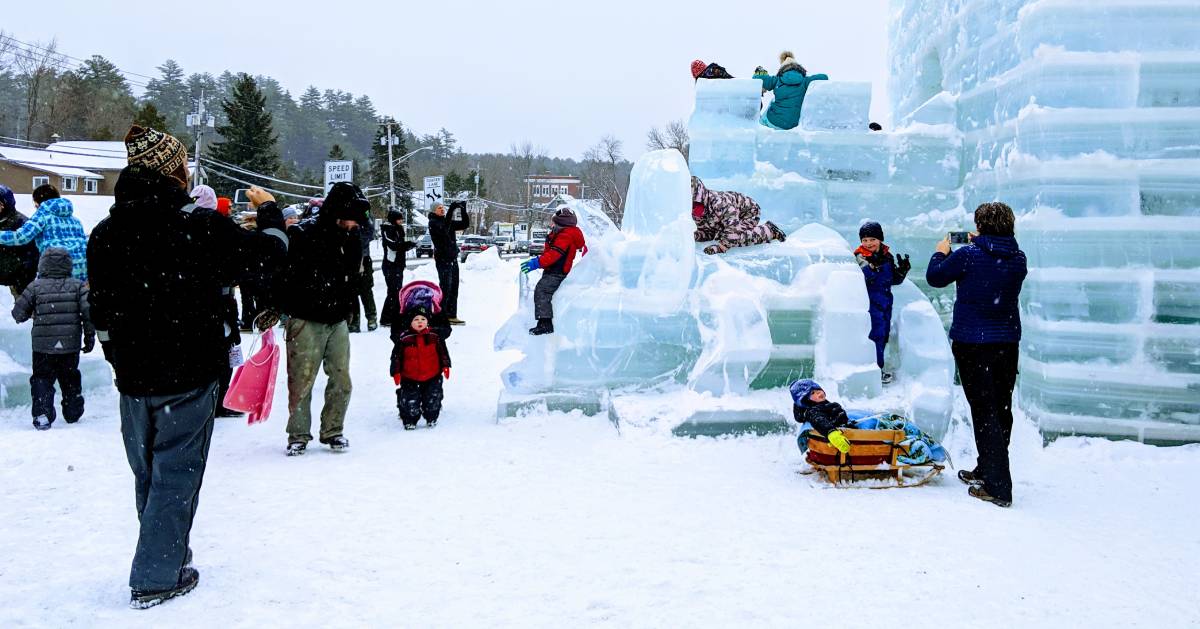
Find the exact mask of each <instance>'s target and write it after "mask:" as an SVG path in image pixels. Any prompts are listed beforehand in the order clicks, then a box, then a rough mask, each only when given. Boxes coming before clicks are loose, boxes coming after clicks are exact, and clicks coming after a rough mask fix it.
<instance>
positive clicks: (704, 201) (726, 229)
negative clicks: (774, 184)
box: [692, 177, 787, 255]
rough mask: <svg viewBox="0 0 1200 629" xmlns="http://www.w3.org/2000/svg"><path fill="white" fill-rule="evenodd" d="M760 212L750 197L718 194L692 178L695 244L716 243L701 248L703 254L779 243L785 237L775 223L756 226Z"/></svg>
mask: <svg viewBox="0 0 1200 629" xmlns="http://www.w3.org/2000/svg"><path fill="white" fill-rule="evenodd" d="M760 215H761V210H760V209H759V207H758V203H756V202H755V201H754V199H751V198H750V197H748V196H746V195H744V194H739V193H737V192H717V191H714V190H709V189H708V188H705V187H704V182H703V181H700V178H699V177H692V220H694V221H695V222H696V233H695V238H696V242H709V241H713V240H715V241H717V244H715V245H709V246H707V247H705V248H704V253H707V254H709V255H712V254H714V253H725V252H726V251H729V250H730V249H732V248H734V247H748V246H750V245H761V244H763V243H768V242H771V241H772V240H778V241H779V242H783V241H784V240H787V236H786V235H785V234H784V233H783V230H781V229H779V228H778V227H776V226H775V223H772V222H771V221H767V222H765V223H763V224H762V225H759V224H758V219H759V217H760Z"/></svg>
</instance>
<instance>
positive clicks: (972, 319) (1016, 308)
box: [925, 236, 1028, 343]
mask: <svg viewBox="0 0 1200 629" xmlns="http://www.w3.org/2000/svg"><path fill="white" fill-rule="evenodd" d="M1027 273H1028V268H1027V266H1026V260H1025V252H1023V251H1021V248H1020V246H1019V245H1018V244H1017V239H1016V238H1013V237H1012V236H976V237H975V238H974V239H973V240H972V242H971V244H969V245H967V246H965V247H960V248H958V249H957V250H955V251H953V252H951V253H950V255H946V254H944V253H941V252H940V251H939V252H936V253H934V254H933V257H932V258H930V260H929V268H928V269H926V271H925V279H926V281H928V282H929V285H930V286H932V287H934V288H945V287H946V286H949V285H950V284H952V283H957V286H956V289H955V290H956V291H957V294H956V297H955V300H954V322H953V323H952V324H951V325H950V340H952V341H958V342H960V343H1017V342H1019V341H1020V340H1021V309H1020V305H1019V303H1018V299H1019V297H1020V295H1021V284H1022V283H1023V282H1024V281H1025V276H1026V274H1027Z"/></svg>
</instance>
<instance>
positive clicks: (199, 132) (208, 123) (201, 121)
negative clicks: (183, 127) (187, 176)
mask: <svg viewBox="0 0 1200 629" xmlns="http://www.w3.org/2000/svg"><path fill="white" fill-rule="evenodd" d="M197 109H198V110H199V111H197V112H194V113H190V114H188V115H187V126H189V127H192V128H194V129H195V130H196V153H195V160H196V174H195V175H194V176H193V177H192V184H193V186H198V185H200V184H202V183H204V173H203V171H202V170H201V168H200V148H201V146H202V144H203V142H204V127H208V128H210V129H211V128H214V127H215V126H216V124H217V120H216V118H214V117H213V116H212V114H210V113H208V112H207V111H205V109H204V89H203V88H201V89H200V102H199V106H198V107H197Z"/></svg>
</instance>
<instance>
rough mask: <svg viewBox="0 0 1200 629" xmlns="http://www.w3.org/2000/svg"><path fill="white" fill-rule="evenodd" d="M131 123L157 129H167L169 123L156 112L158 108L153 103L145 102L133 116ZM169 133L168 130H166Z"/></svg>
mask: <svg viewBox="0 0 1200 629" xmlns="http://www.w3.org/2000/svg"><path fill="white" fill-rule="evenodd" d="M133 124H135V125H139V126H142V127H149V128H151V129H158V130H159V131H167V130H168V129H170V125H168V124H167V119H166V118H164V117H163V115H162V114H161V113H159V112H158V108H157V107H155V106H154V103H146V104H144V105H142V108H141V109H139V110H138V112H137V115H136V116H134V117H133ZM167 132H168V133H170V132H169V131H167Z"/></svg>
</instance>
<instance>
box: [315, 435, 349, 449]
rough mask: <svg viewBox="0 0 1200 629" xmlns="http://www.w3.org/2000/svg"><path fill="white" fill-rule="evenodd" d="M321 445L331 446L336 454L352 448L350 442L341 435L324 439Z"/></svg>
mask: <svg viewBox="0 0 1200 629" xmlns="http://www.w3.org/2000/svg"><path fill="white" fill-rule="evenodd" d="M321 443H323V444H325V445H327V446H329V449H330V450H333V451H334V452H345V451H346V450H347V449H348V448H349V447H350V440H349V439H347V438H345V437H343V436H341V435H338V436H336V437H330V438H329V439H322V440H321Z"/></svg>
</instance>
